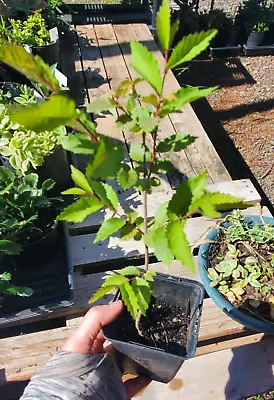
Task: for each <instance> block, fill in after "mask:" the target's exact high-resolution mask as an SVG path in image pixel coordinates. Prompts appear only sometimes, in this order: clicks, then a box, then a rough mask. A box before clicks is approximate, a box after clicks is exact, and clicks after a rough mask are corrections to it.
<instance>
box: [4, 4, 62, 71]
mask: <svg viewBox="0 0 274 400" xmlns="http://www.w3.org/2000/svg"><path fill="white" fill-rule="evenodd" d="M0 38H1V39H5V40H8V41H9V42H11V43H16V44H22V45H24V46H27V49H28V51H30V52H32V53H33V54H34V55H39V56H40V57H42V58H43V60H44V61H45V62H46V63H47V64H49V65H54V64H58V61H59V38H58V30H57V28H52V29H49V28H48V26H47V24H46V21H45V19H44V18H43V16H42V14H41V12H40V11H37V12H35V13H33V14H31V15H29V16H28V17H27V19H26V20H23V21H22V20H20V19H12V18H9V19H8V20H7V22H6V21H5V19H4V18H3V17H1V23H0Z"/></svg>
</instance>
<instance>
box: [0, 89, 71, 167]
mask: <svg viewBox="0 0 274 400" xmlns="http://www.w3.org/2000/svg"><path fill="white" fill-rule="evenodd" d="M36 103H37V98H36V97H35V95H34V90H33V89H31V88H29V87H28V86H26V85H16V86H14V85H11V86H9V87H8V90H7V91H5V90H0V132H1V133H0V154H1V155H2V157H4V160H8V161H9V163H10V165H11V166H12V167H13V168H14V169H16V170H19V171H21V172H22V173H23V174H25V173H26V172H27V171H29V169H30V168H34V169H36V168H37V167H39V166H41V165H42V164H43V162H44V159H45V157H47V156H49V155H50V154H52V153H53V152H54V151H55V150H56V149H57V147H60V145H61V139H62V137H63V136H64V135H66V129H65V127H64V126H60V127H57V128H55V129H53V130H51V131H42V132H39V133H36V132H34V131H32V130H30V129H26V128H24V127H23V126H21V125H20V124H18V123H14V122H12V121H11V119H10V111H9V107H10V105H11V104H15V105H16V104H20V105H30V104H36Z"/></svg>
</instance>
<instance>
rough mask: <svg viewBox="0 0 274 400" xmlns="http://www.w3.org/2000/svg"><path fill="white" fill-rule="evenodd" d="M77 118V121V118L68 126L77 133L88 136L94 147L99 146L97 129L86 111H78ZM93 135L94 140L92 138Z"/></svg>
mask: <svg viewBox="0 0 274 400" xmlns="http://www.w3.org/2000/svg"><path fill="white" fill-rule="evenodd" d="M76 117H77V119H76V118H75V119H72V120H70V121H69V122H68V123H67V125H68V126H69V127H70V128H72V129H73V130H74V131H75V132H80V133H82V134H84V135H86V136H87V137H89V138H90V139H91V140H92V141H93V143H94V145H97V141H98V139H97V137H98V134H97V133H96V127H95V125H94V123H93V122H92V121H91V120H90V119H89V117H88V115H87V114H86V113H85V112H84V111H81V110H79V109H76ZM91 134H92V138H91V137H90V135H91ZM76 135H77V134H76ZM81 144H82V143H81ZM81 144H80V147H81ZM80 154H81V153H80ZM83 154H84V153H83Z"/></svg>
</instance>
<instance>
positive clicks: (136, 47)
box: [130, 42, 163, 94]
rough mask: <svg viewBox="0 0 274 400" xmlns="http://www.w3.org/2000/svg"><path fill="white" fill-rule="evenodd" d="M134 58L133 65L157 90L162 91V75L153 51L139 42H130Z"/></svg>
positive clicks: (159, 92)
mask: <svg viewBox="0 0 274 400" xmlns="http://www.w3.org/2000/svg"><path fill="white" fill-rule="evenodd" d="M130 46H131V53H132V60H131V66H132V67H133V68H134V69H135V70H136V71H137V72H138V73H139V74H140V75H141V76H142V77H143V78H144V79H145V80H146V81H147V82H148V83H149V84H150V85H151V86H152V87H153V88H154V89H155V90H156V92H157V93H158V94H161V92H162V86H163V84H162V77H161V73H160V70H159V66H158V63H157V60H156V58H155V56H154V54H153V53H150V52H149V51H148V49H147V48H146V47H145V46H143V45H142V44H141V43H138V42H130Z"/></svg>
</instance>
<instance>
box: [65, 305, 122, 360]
mask: <svg viewBox="0 0 274 400" xmlns="http://www.w3.org/2000/svg"><path fill="white" fill-rule="evenodd" d="M122 309H123V303H122V302H121V300H118V301H115V302H113V303H110V304H108V305H103V306H96V307H93V308H91V309H90V310H89V311H88V312H87V313H86V315H85V316H84V318H83V320H82V322H81V324H80V326H79V327H78V328H77V330H76V331H75V332H74V333H73V335H72V336H70V337H69V338H68V339H67V341H66V342H65V343H64V345H63V348H62V350H64V351H68V352H73V353H93V351H92V349H93V347H96V349H98V348H99V347H100V344H101V345H102V343H103V342H104V338H103V336H102V333H101V329H102V327H103V326H105V325H107V324H110V323H111V322H112V321H114V320H115V319H116V318H117V317H118V315H119V314H120V312H121V311H122ZM97 352H98V351H96V353H97Z"/></svg>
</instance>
